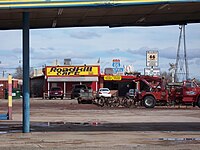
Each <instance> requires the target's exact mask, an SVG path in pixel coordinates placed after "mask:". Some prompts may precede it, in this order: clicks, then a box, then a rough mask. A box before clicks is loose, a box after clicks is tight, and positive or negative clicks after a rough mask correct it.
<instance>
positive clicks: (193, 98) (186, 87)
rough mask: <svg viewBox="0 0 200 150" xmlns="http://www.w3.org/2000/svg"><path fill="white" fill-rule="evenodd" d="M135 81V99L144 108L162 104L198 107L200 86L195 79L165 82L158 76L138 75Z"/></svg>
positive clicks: (199, 103) (199, 105) (199, 104)
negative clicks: (136, 91) (136, 90)
mask: <svg viewBox="0 0 200 150" xmlns="http://www.w3.org/2000/svg"><path fill="white" fill-rule="evenodd" d="M134 82H136V83H137V89H138V91H139V92H138V93H137V97H136V99H137V101H141V102H142V104H143V105H144V106H145V107H146V108H154V107H155V105H156V104H160V105H161V104H162V105H167V104H169V105H193V106H198V107H200V87H199V86H198V84H197V83H196V82H195V80H188V81H183V82H181V83H167V82H166V80H165V79H163V78H160V77H151V76H140V77H138V78H137V79H136V80H134Z"/></svg>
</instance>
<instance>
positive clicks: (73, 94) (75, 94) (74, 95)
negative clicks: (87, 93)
mask: <svg viewBox="0 0 200 150" xmlns="http://www.w3.org/2000/svg"><path fill="white" fill-rule="evenodd" d="M86 89H88V87H87V86H86V85H85V84H76V85H74V86H73V89H72V92H71V99H74V98H77V97H79V96H80V92H81V90H86Z"/></svg>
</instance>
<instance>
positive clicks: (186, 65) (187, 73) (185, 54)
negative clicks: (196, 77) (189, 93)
mask: <svg viewBox="0 0 200 150" xmlns="http://www.w3.org/2000/svg"><path fill="white" fill-rule="evenodd" d="M183 42H184V59H185V70H186V80H188V79H189V69H188V62H187V52H186V40H185V25H183Z"/></svg>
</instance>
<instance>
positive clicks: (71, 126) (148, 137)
mask: <svg viewBox="0 0 200 150" xmlns="http://www.w3.org/2000/svg"><path fill="white" fill-rule="evenodd" d="M30 108H31V109H30V120H31V132H30V133H22V100H13V120H6V121H0V136H1V140H0V149H100V150H101V149H111V150H112V149H113V150H115V149H117V150H118V149H123V150H124V149H178V150H190V149H191V150H193V149H194V150H195V149H200V115H199V114H200V109H199V108H197V107H195V108H193V107H186V106H181V107H180V108H178V107H156V108H154V109H146V108H143V107H139V108H123V107H119V108H109V107H98V106H96V105H93V104H77V101H76V100H58V99H56V100H43V99H40V98H39V99H31V100H30ZM6 111H7V100H0V113H1V114H2V113H5V112H6Z"/></svg>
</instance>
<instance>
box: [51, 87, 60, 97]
mask: <svg viewBox="0 0 200 150" xmlns="http://www.w3.org/2000/svg"><path fill="white" fill-rule="evenodd" d="M63 97H64V93H63V90H62V88H61V87H52V88H51V89H50V91H49V99H52V98H61V99H63Z"/></svg>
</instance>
